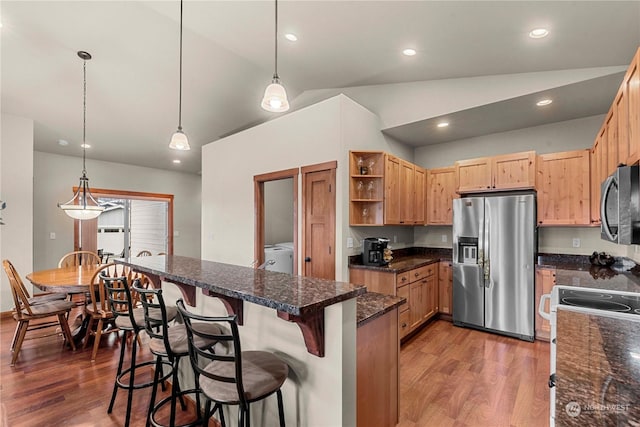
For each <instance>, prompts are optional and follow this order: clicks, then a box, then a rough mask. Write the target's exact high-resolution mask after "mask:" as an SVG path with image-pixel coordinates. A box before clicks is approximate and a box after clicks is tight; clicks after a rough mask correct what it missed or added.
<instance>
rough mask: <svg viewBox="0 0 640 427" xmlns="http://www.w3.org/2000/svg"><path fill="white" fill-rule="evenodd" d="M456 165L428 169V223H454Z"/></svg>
mask: <svg viewBox="0 0 640 427" xmlns="http://www.w3.org/2000/svg"><path fill="white" fill-rule="evenodd" d="M455 173H456V170H455V167H448V168H439V169H430V170H428V171H427V224H430V225H452V224H453V199H454V198H455V197H457V196H456V194H455V185H456V175H455Z"/></svg>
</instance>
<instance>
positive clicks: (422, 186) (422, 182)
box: [413, 166, 427, 224]
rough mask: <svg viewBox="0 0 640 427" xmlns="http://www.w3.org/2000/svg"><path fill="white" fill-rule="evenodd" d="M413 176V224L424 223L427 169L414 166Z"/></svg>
mask: <svg viewBox="0 0 640 427" xmlns="http://www.w3.org/2000/svg"><path fill="white" fill-rule="evenodd" d="M414 173H415V175H414V177H415V180H414V182H415V185H414V191H415V199H414V206H413V208H414V213H415V214H414V217H413V223H414V224H424V223H425V222H426V216H425V215H426V212H427V203H426V202H427V171H426V170H424V169H422V168H421V167H418V166H416V167H415V170H414Z"/></svg>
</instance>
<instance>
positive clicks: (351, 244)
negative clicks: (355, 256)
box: [347, 237, 353, 248]
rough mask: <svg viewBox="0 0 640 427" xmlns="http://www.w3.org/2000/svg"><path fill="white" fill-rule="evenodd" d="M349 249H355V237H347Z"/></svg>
mask: <svg viewBox="0 0 640 427" xmlns="http://www.w3.org/2000/svg"><path fill="white" fill-rule="evenodd" d="M347 248H353V237H347Z"/></svg>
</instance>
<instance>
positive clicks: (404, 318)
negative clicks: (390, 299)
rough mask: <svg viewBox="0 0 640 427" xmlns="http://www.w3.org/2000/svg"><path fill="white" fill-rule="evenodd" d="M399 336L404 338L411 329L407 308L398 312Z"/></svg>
mask: <svg viewBox="0 0 640 427" xmlns="http://www.w3.org/2000/svg"><path fill="white" fill-rule="evenodd" d="M398 327H399V330H400V338H404V337H405V336H406V335H407V334H408V333H409V331H410V330H411V322H410V321H409V310H406V311H403V312H402V313H400V322H399V325H398Z"/></svg>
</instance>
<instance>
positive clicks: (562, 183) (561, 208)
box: [536, 150, 591, 225]
mask: <svg viewBox="0 0 640 427" xmlns="http://www.w3.org/2000/svg"><path fill="white" fill-rule="evenodd" d="M537 169H538V174H537V178H536V189H537V192H538V223H539V224H541V225H588V224H589V223H590V221H591V214H590V206H591V205H590V195H589V150H577V151H567V152H563V153H553V154H543V155H540V156H539V157H538V166H537Z"/></svg>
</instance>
